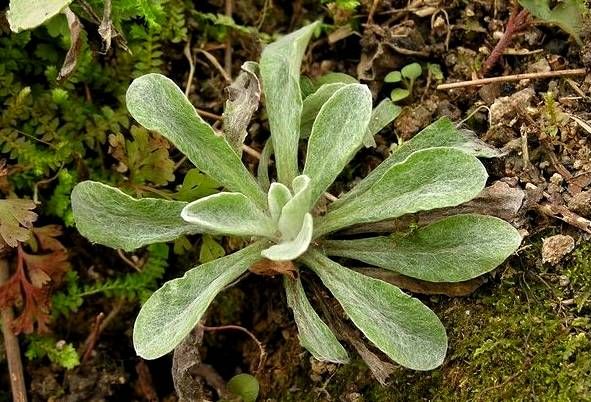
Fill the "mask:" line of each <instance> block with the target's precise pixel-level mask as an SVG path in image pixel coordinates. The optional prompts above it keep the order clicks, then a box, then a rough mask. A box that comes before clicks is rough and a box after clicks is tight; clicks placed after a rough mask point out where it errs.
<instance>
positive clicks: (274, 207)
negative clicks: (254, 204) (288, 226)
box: [267, 183, 291, 223]
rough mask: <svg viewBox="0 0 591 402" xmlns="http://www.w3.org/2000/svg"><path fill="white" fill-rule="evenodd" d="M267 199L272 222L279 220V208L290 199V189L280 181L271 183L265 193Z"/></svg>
mask: <svg viewBox="0 0 591 402" xmlns="http://www.w3.org/2000/svg"><path fill="white" fill-rule="evenodd" d="M267 196H268V199H269V213H270V214H271V219H273V222H275V223H277V222H279V217H280V216H281V210H282V209H283V207H284V206H285V204H287V203H288V202H289V200H291V191H289V188H287V186H285V185H283V184H281V183H272V184H271V186H270V187H269V193H268V194H267Z"/></svg>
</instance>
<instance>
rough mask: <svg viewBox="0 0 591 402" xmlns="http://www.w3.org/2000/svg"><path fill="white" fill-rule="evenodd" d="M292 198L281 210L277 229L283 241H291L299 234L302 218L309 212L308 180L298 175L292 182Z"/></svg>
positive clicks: (309, 194) (309, 189) (306, 177)
mask: <svg viewBox="0 0 591 402" xmlns="http://www.w3.org/2000/svg"><path fill="white" fill-rule="evenodd" d="M292 190H293V193H294V194H293V197H292V198H291V199H290V200H289V201H288V202H287V203H286V204H285V205H284V206H283V208H282V209H281V216H280V217H279V222H278V227H279V231H280V232H281V234H282V236H283V238H284V239H285V240H291V239H293V238H295V237H296V236H297V235H298V233H300V228H301V227H302V222H303V219H304V216H305V215H306V214H307V213H308V211H309V210H310V196H311V187H310V178H309V177H308V176H306V175H300V176H298V177H296V178H295V179H293V182H292Z"/></svg>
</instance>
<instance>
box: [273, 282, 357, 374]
mask: <svg viewBox="0 0 591 402" xmlns="http://www.w3.org/2000/svg"><path fill="white" fill-rule="evenodd" d="M283 284H284V286H285V293H286V295H287V304H288V305H289V307H290V308H291V309H292V310H293V316H294V318H295V322H296V325H297V326H298V338H299V340H300V344H301V345H302V346H303V347H304V348H306V349H307V350H308V351H309V352H310V353H311V354H312V356H314V358H316V359H317V360H320V361H326V362H331V363H348V362H349V355H348V354H347V351H346V350H345V348H344V347H343V346H342V345H341V344H340V343H339V341H338V340H337V338H336V336H335V335H334V333H333V332H332V331H331V330H330V328H329V327H328V325H326V324H325V323H324V321H322V319H321V318H320V317H319V316H318V314H317V313H316V311H315V310H314V308H313V307H312V305H310V301H309V300H308V298H307V297H306V293H305V292H304V287H303V286H302V282H301V281H300V278H296V279H291V278H289V277H287V276H284V277H283Z"/></svg>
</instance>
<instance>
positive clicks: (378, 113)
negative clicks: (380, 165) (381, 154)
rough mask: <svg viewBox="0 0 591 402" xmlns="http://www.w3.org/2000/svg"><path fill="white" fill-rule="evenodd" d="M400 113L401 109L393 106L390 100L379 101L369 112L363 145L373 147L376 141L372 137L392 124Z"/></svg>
mask: <svg viewBox="0 0 591 402" xmlns="http://www.w3.org/2000/svg"><path fill="white" fill-rule="evenodd" d="M401 111H402V108H401V107H400V106H398V105H395V104H394V102H392V101H391V100H390V99H384V100H383V101H381V102H380V103H379V104H378V105H377V106H376V107H375V108H374V109H373V110H372V112H371V118H370V119H369V124H368V126H367V131H366V132H365V138H364V139H363V145H364V146H366V147H375V146H376V141H375V140H374V138H373V137H374V136H375V135H376V134H377V133H378V132H380V131H381V130H382V129H383V128H384V127H386V126H387V125H388V124H390V123H392V122H393V121H394V119H395V118H397V117H398V115H399V114H400V112H401Z"/></svg>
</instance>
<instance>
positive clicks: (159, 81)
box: [72, 24, 521, 370]
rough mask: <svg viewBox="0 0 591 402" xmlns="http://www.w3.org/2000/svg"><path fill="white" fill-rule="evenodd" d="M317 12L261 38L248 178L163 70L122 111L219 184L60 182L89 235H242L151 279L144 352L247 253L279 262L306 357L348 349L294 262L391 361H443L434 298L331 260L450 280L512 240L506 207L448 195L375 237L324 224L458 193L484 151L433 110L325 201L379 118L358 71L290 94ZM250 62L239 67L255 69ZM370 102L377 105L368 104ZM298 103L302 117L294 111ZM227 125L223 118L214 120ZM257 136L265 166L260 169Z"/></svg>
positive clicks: (484, 263) (243, 263) (476, 272)
mask: <svg viewBox="0 0 591 402" xmlns="http://www.w3.org/2000/svg"><path fill="white" fill-rule="evenodd" d="M316 26H317V24H312V25H309V26H306V27H304V28H302V29H300V30H298V31H296V32H294V33H291V34H289V35H287V36H285V37H283V38H282V39H280V40H278V41H277V42H274V43H272V44H270V45H268V46H267V47H266V48H265V50H264V51H263V54H262V57H261V60H260V63H259V75H260V78H261V85H262V90H263V92H264V95H265V96H264V98H265V102H266V104H265V106H266V111H267V116H268V118H269V125H270V129H271V137H270V141H269V143H268V144H272V147H271V145H267V146H265V149H264V150H263V151H262V157H261V162H260V166H259V170H258V173H259V174H258V179H259V180H258V181H257V179H255V177H254V176H253V175H252V174H251V172H250V171H249V170H248V169H247V168H246V167H245V165H244V164H243V163H242V161H241V158H240V150H239V149H237V148H235V147H233V146H232V145H230V144H231V143H230V142H228V141H227V139H226V138H224V137H223V136H219V135H217V134H216V132H215V131H214V129H213V128H212V127H211V126H209V125H208V124H207V123H206V122H204V121H203V120H202V119H201V118H200V117H199V115H198V114H197V113H196V111H195V109H194V107H193V106H192V105H191V103H190V102H189V100H188V99H187V98H186V97H185V95H184V94H183V91H182V90H181V89H180V88H178V87H177V86H176V85H175V84H174V83H173V82H172V81H171V80H170V79H168V78H166V77H164V76H162V75H159V74H148V75H144V76H142V77H140V78H137V79H136V80H135V81H134V82H133V83H132V84H131V86H130V88H129V90H128V92H127V107H128V108H129V111H130V112H131V114H132V116H133V117H134V118H135V119H136V120H137V121H138V122H139V123H140V124H141V125H143V126H144V127H145V128H146V129H148V130H153V131H158V132H160V133H161V134H162V135H164V136H165V137H166V138H167V139H168V140H169V141H170V142H171V143H172V144H174V145H175V146H176V147H177V148H178V150H179V151H181V152H183V153H184V154H185V155H186V156H187V157H188V159H189V160H190V161H191V162H193V163H194V164H195V166H196V167H197V168H199V169H200V170H201V171H202V172H203V173H204V174H206V175H208V176H210V177H211V178H212V179H213V180H214V181H215V182H216V183H219V184H220V185H221V186H223V187H224V188H225V189H226V191H224V192H221V193H216V194H211V195H208V196H205V197H203V198H200V199H197V200H196V201H192V202H185V201H172V200H165V199H157V198H142V199H135V198H132V197H130V196H129V195H127V194H125V193H123V192H122V191H120V190H118V189H116V188H113V187H109V186H107V185H105V184H101V183H97V182H92V181H86V182H82V183H80V184H78V185H77V186H76V188H75V189H74V191H73V192H72V209H73V212H74V216H75V219H76V225H77V227H78V230H79V231H80V232H81V233H82V234H83V235H84V236H86V237H87V238H88V239H90V240H91V241H93V242H97V243H101V244H104V245H107V246H111V247H114V248H120V249H124V250H133V249H135V248H138V247H141V246H144V245H146V244H150V243H157V242H166V241H172V240H175V239H176V238H178V237H180V236H183V235H190V234H196V233H201V234H204V233H207V234H210V235H215V236H220V235H227V236H237V237H242V238H243V239H244V240H245V241H244V243H245V244H248V245H247V246H246V247H244V248H243V249H241V250H239V251H237V252H234V253H232V254H229V255H226V256H224V257H221V258H218V259H214V260H212V261H210V262H207V263H205V264H203V265H199V266H196V267H195V268H192V269H190V270H188V271H187V272H186V273H185V275H184V276H183V277H182V278H177V279H173V280H171V281H169V282H167V283H165V284H164V285H163V286H162V287H161V288H160V289H159V290H157V291H156V292H154V293H153V294H152V296H151V297H150V298H149V299H148V300H147V301H146V303H145V304H144V305H143V306H142V309H141V311H140V313H139V315H138V317H137V320H136V322H135V326H134V331H133V342H134V346H135V349H136V352H137V353H138V354H139V355H140V356H142V357H144V358H146V359H155V358H158V357H161V356H163V355H165V354H167V353H169V352H170V351H172V350H173V349H174V348H175V347H176V346H177V345H178V344H179V343H180V342H181V341H182V340H183V339H184V338H185V337H186V336H187V335H188V334H189V333H190V331H191V330H192V329H193V328H194V327H195V326H196V325H197V323H198V322H199V321H200V320H201V319H202V318H203V316H204V313H205V311H206V310H207V308H208V306H209V305H210V304H211V302H212V300H213V299H214V298H215V296H216V295H217V294H218V293H219V292H221V291H222V290H223V289H224V288H226V287H227V286H228V285H230V284H232V283H234V282H235V281H236V280H237V279H239V278H240V277H241V276H242V275H243V274H244V273H246V272H247V271H248V270H249V268H253V267H254V266H256V267H258V268H261V266H262V267H264V268H265V270H266V271H267V272H268V271H272V272H275V273H276V274H277V275H282V277H283V284H284V288H285V292H286V296H287V302H288V305H289V306H290V307H291V309H292V310H293V313H294V318H295V323H296V325H297V328H298V332H299V339H300V342H301V344H302V346H304V347H305V348H306V349H307V350H308V351H310V353H311V354H312V355H313V356H314V357H315V358H317V359H319V360H322V361H328V362H335V363H345V362H347V361H349V356H348V352H347V350H346V349H345V348H344V347H343V345H342V344H341V343H340V342H339V340H338V339H337V336H336V335H335V334H334V333H333V331H332V330H331V328H329V326H328V325H327V324H325V323H324V322H323V320H322V319H321V317H320V316H319V315H318V313H317V312H316V311H315V310H314V308H313V307H312V304H311V303H310V301H309V300H308V298H307V296H306V291H305V288H304V283H303V282H302V280H301V278H302V275H298V273H299V271H302V270H308V272H311V273H314V274H316V275H317V276H318V277H319V279H320V281H321V282H322V283H323V284H324V286H326V288H327V289H328V290H329V291H330V292H331V293H332V294H333V295H334V297H335V298H336V299H337V301H338V302H339V303H340V305H341V307H342V308H343V310H344V312H345V314H346V315H347V316H348V317H349V318H350V319H351V321H352V322H353V324H355V325H356V326H357V327H358V328H359V329H360V330H361V332H362V333H363V334H364V335H365V336H366V337H367V339H368V340H369V341H370V342H372V343H373V344H374V345H375V346H376V347H377V348H379V349H380V350H382V351H383V352H384V353H385V354H386V355H387V356H389V357H390V358H391V359H392V360H393V361H395V362H397V363H399V364H401V365H402V366H405V367H408V368H411V369H415V370H431V369H433V368H435V367H438V366H439V365H440V364H441V363H442V362H443V359H444V357H445V353H446V350H447V335H446V332H445V328H444V327H443V325H442V323H441V322H440V321H439V319H438V318H437V316H436V315H435V313H433V312H432V311H431V310H430V309H429V308H428V307H427V306H425V305H424V304H423V303H422V302H421V301H420V300H418V299H415V298H413V297H410V296H408V295H407V294H405V293H404V292H402V291H401V290H400V289H399V288H398V287H396V286H394V285H392V284H389V283H387V282H384V281H381V280H378V279H374V278H372V277H369V276H366V275H364V274H362V273H360V272H358V271H356V270H352V269H348V268H346V267H345V266H343V265H341V263H347V261H349V259H350V260H357V261H360V262H361V263H363V264H370V265H374V266H376V267H380V268H383V269H385V270H391V271H395V272H398V273H401V274H403V275H406V276H410V277H413V278H417V279H420V280H423V281H430V282H458V281H466V280H469V279H471V278H475V277H477V276H480V275H482V274H484V273H486V272H489V271H491V270H492V269H494V268H495V267H497V266H498V265H499V264H501V263H502V262H503V261H504V260H505V259H506V258H507V257H508V256H509V255H511V254H512V253H513V252H514V251H515V250H516V249H517V247H518V246H519V244H520V242H521V236H520V235H519V233H518V232H517V231H516V230H515V229H514V228H513V227H512V226H511V225H510V224H508V223H507V222H504V221H502V220H500V219H498V218H494V217H490V216H482V215H475V214H465V215H454V213H453V209H448V211H447V212H448V213H449V215H443V216H445V217H444V218H439V219H437V220H435V221H434V222H432V223H430V224H428V225H425V226H419V227H417V228H415V229H413V230H404V231H402V232H400V233H398V232H395V233H393V234H392V235H390V236H377V235H375V234H373V233H371V232H370V233H369V234H368V235H367V236H366V237H356V238H353V239H351V238H347V237H346V236H345V235H343V234H342V233H340V234H339V232H341V231H342V230H343V229H346V228H348V227H351V226H356V228H357V229H360V228H361V229H362V228H364V227H366V225H367V224H370V223H372V222H379V221H384V220H392V219H396V218H399V217H402V216H404V215H408V214H414V213H417V212H422V211H429V210H433V209H439V210H440V209H441V208H451V207H454V206H457V205H459V204H462V203H464V202H466V201H469V200H471V199H473V198H474V197H476V196H477V195H478V194H479V193H480V192H481V191H482V190H483V188H484V186H485V183H486V179H487V174H486V170H485V168H484V166H483V165H482V163H481V162H480V161H479V160H478V159H477V156H481V157H492V156H496V155H498V153H496V152H495V151H494V150H491V149H489V148H487V147H483V146H482V144H475V142H474V140H473V138H471V137H469V136H468V135H467V134H466V132H465V131H459V130H457V129H456V128H455V126H454V125H453V124H452V123H451V121H449V120H448V119H441V120H438V121H437V122H435V123H434V124H432V125H431V126H429V127H427V128H426V129H424V130H423V131H422V132H421V133H419V134H417V135H416V136H415V137H413V138H412V139H411V140H409V141H407V142H405V143H404V144H402V145H400V146H399V147H397V148H396V150H395V151H394V152H393V153H392V154H391V155H390V156H389V157H388V158H387V159H386V160H385V161H384V162H382V164H380V165H379V166H378V167H377V168H376V169H374V171H373V172H371V173H370V174H369V175H368V176H367V177H366V178H364V179H363V180H361V181H360V182H359V183H358V184H357V185H356V186H355V187H354V188H353V189H352V190H350V191H349V192H347V193H345V194H344V195H342V196H341V197H340V198H338V199H337V200H336V201H335V202H332V203H331V204H330V205H328V206H326V204H327V200H326V199H325V194H326V191H327V190H329V189H330V187H331V184H332V183H333V182H334V181H335V180H336V179H337V177H338V176H339V174H340V172H341V171H342V170H343V169H344V168H345V167H346V166H347V165H348V164H349V162H350V161H351V159H352V158H353V156H354V155H355V153H356V152H357V151H358V150H359V149H360V148H361V147H362V146H363V145H364V143H369V142H370V141H369V140H368V137H371V136H372V135H373V133H375V132H376V129H378V131H379V128H380V125H381V124H382V123H383V122H384V121H388V119H375V120H373V119H372V117H374V116H376V115H381V113H376V110H373V111H372V97H371V93H370V91H369V88H368V87H367V86H365V85H362V84H359V83H357V82H350V83H343V82H332V83H329V84H321V85H320V86H319V87H318V88H312V89H311V90H312V91H313V93H311V94H310V95H308V96H307V97H305V98H303V96H302V90H301V88H300V64H301V60H302V57H303V54H304V51H305V48H306V46H307V43H308V41H309V40H310V38H311V36H312V33H313V32H314V30H315V29H316ZM252 67H253V64H249V69H251V68H252ZM252 71H255V70H253V69H251V70H250V71H249V72H248V74H250V78H251V79H253V80H254V79H258V76H259V75H257V74H253V73H252ZM419 71H420V70H419V69H418V68H417V67H416V66H415V67H411V66H408V68H406V69H403V71H401V75H402V76H403V78H404V79H405V80H408V86H409V88H411V89H412V84H413V83H414V80H415V79H416V77H417V76H418V72H419ZM245 73H246V72H245ZM255 87H256V86H255ZM236 99H238V98H236ZM240 99H242V98H240ZM244 101H245V102H246V103H245V104H247V106H248V107H246V109H243V108H241V107H240V105H238V104H234V105H233V106H232V110H233V111H235V112H236V113H240V111H241V110H252V109H251V107H250V106H252V105H251V104H250V101H251V100H249V99H248V97H246V98H244ZM257 101H258V98H257ZM380 105H382V104H380ZM390 106H391V103H390ZM380 107H382V108H384V107H383V106H378V107H377V108H376V109H378V108H380ZM388 109H389V107H386V111H387V110H388ZM386 114H387V113H386ZM310 116H313V119H312V120H313V121H312V124H311V125H307V122H308V119H310ZM226 117H228V116H224V118H226ZM304 117H305V118H306V121H305V122H304ZM230 120H232V119H228V121H230ZM304 123H306V124H304ZM242 127H243V126H242ZM232 129H233V128H232V127H224V130H225V131H226V130H227V132H226V133H228V132H234V130H232ZM307 130H309V131H307ZM304 134H306V135H304ZM304 137H307V151H306V156H305V159H304V163H303V169H302V170H301V171H300V163H299V162H300V161H299V160H298V149H299V145H300V141H301V140H302V138H304ZM270 150H272V152H273V153H274V155H275V167H276V171H277V176H276V180H275V181H273V182H272V183H269V182H268V180H269V176H270V175H269V169H268V166H269V158H270V155H271V151H270ZM366 233H367V231H366ZM330 256H333V257H340V258H339V259H338V260H335V259H333V258H330ZM337 261H340V262H337ZM252 271H254V272H257V271H256V270H255V269H254V268H253V269H252ZM261 271H262V270H261ZM261 271H259V272H261ZM307 277H308V278H310V276H307ZM262 291H264V290H262Z"/></svg>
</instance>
